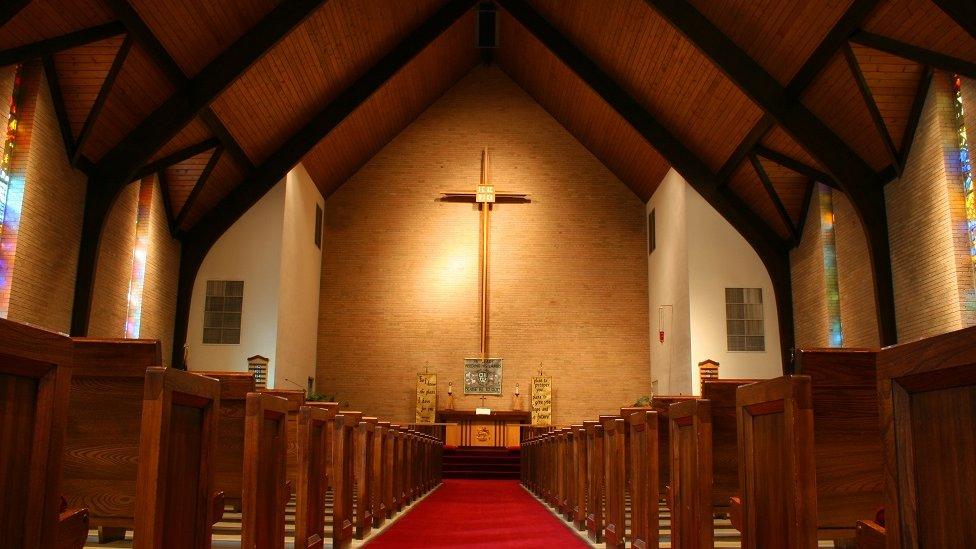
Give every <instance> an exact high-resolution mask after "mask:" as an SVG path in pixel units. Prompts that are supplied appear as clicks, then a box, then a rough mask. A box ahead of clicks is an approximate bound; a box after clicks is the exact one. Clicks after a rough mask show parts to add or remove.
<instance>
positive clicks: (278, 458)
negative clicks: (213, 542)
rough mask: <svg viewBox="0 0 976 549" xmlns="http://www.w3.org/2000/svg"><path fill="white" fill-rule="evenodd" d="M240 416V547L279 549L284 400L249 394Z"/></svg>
mask: <svg viewBox="0 0 976 549" xmlns="http://www.w3.org/2000/svg"><path fill="white" fill-rule="evenodd" d="M246 401H247V404H246V406H247V407H246V411H245V417H244V486H243V490H242V499H243V501H242V504H243V524H242V531H241V547H248V548H255V549H282V548H283V547H284V546H285V506H286V505H287V504H288V500H289V499H290V498H291V489H290V485H289V483H288V480H287V472H286V469H287V463H288V455H287V454H288V451H287V448H288V413H289V410H290V409H291V404H290V403H289V402H288V400H286V399H284V398H281V397H277V396H272V395H270V394H267V393H261V392H257V393H249V394H248V395H247V399H246Z"/></svg>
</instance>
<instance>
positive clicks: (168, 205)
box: [156, 172, 176, 236]
mask: <svg viewBox="0 0 976 549" xmlns="http://www.w3.org/2000/svg"><path fill="white" fill-rule="evenodd" d="M156 182H157V183H159V186H160V189H159V194H160V195H162V197H163V210H164V211H165V212H166V223H167V224H168V226H169V234H170V236H175V235H176V233H175V232H174V231H173V203H172V201H171V200H170V197H169V181H168V180H167V179H166V174H165V173H164V172H158V173H156Z"/></svg>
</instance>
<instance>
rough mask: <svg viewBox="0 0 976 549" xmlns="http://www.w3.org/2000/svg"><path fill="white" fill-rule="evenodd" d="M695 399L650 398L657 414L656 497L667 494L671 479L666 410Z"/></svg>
mask: <svg viewBox="0 0 976 549" xmlns="http://www.w3.org/2000/svg"><path fill="white" fill-rule="evenodd" d="M696 398H698V397H695V396H690V395H658V396H654V397H652V398H651V409H653V410H654V411H655V412H657V423H658V424H657V466H658V481H657V487H658V495H659V496H660V497H662V498H663V497H665V495H666V494H667V486H668V482H669V480H670V477H671V473H670V470H671V454H670V451H669V448H670V443H669V437H670V431H669V426H668V408H669V407H670V406H671V405H672V404H674V403H675V402H684V401H687V400H695V399H696Z"/></svg>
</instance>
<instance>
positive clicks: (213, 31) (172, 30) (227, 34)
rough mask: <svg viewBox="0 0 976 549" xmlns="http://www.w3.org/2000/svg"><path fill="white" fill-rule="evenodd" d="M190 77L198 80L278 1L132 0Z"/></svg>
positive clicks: (164, 45) (144, 19)
mask: <svg viewBox="0 0 976 549" xmlns="http://www.w3.org/2000/svg"><path fill="white" fill-rule="evenodd" d="M129 2H130V3H131V4H132V7H133V8H135V10H136V11H137V12H138V13H139V16H140V17H142V19H143V21H145V22H146V25H148V26H149V29H150V30H151V31H152V33H153V34H154V35H156V38H158V39H159V41H160V42H161V43H162V44H163V47H164V48H166V51H167V52H169V54H170V55H171V56H172V57H173V60H175V61H176V63H177V64H178V65H179V66H180V68H181V69H183V72H184V73H186V75H187V76H191V77H192V76H195V75H196V74H197V73H198V72H200V70H201V69H202V68H203V67H205V66H206V65H207V63H209V62H210V61H212V60H213V59H214V58H215V57H217V55H218V54H219V53H220V52H221V51H223V50H225V49H226V48H227V47H228V46H230V45H231V44H233V43H234V41H235V40H237V38H239V37H240V36H241V35H242V34H244V32H245V31H247V30H248V29H250V28H251V27H252V26H254V24H255V23H257V22H258V21H260V20H261V18H262V17H263V16H264V15H265V14H267V13H268V12H269V11H271V10H272V9H273V8H274V7H275V5H276V4H277V3H278V2H277V1H276V0H235V1H233V2H227V1H226V0H208V1H200V0H198V1H194V2H188V1H186V0H129Z"/></svg>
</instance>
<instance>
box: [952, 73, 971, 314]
mask: <svg viewBox="0 0 976 549" xmlns="http://www.w3.org/2000/svg"><path fill="white" fill-rule="evenodd" d="M952 99H953V101H952V105H953V107H954V108H955V113H956V134H957V136H958V138H959V170H960V171H961V172H962V191H963V194H964V196H965V197H966V236H967V239H968V242H969V258H970V264H971V265H972V266H973V267H974V268H976V193H974V192H973V166H972V161H971V159H970V158H969V138H968V136H967V135H966V116H965V115H966V110H965V109H964V108H963V100H962V78H960V77H959V75H954V76H953V77H952ZM974 278H976V271H974ZM966 305H967V306H968V307H970V308H976V295H974V294H973V292H970V293H969V296H968V298H967V304H966Z"/></svg>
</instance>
